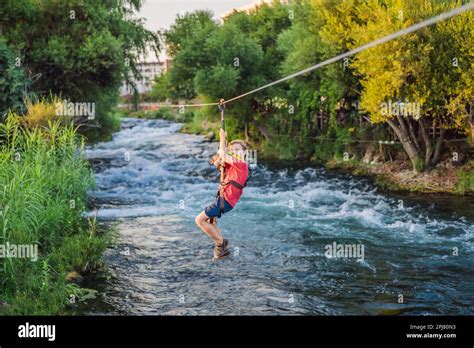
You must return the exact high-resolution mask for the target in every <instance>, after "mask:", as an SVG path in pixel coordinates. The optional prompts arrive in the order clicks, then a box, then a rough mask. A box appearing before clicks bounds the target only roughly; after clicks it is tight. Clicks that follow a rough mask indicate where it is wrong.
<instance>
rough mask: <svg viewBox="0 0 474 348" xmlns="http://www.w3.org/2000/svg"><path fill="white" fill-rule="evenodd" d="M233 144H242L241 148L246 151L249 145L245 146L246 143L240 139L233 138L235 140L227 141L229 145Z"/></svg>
mask: <svg viewBox="0 0 474 348" xmlns="http://www.w3.org/2000/svg"><path fill="white" fill-rule="evenodd" d="M234 144H239V145H240V146H242V149H243V150H244V151H246V150H247V149H248V148H249V147H248V146H247V143H246V142H245V141H243V140H240V139H235V140H232V141H231V142H230V143H229V146H232V145H234Z"/></svg>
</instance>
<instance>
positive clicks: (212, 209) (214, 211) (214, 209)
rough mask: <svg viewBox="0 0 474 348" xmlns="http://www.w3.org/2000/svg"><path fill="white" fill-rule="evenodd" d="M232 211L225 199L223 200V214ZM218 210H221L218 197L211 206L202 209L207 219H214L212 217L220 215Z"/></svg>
mask: <svg viewBox="0 0 474 348" xmlns="http://www.w3.org/2000/svg"><path fill="white" fill-rule="evenodd" d="M232 209H233V207H232V206H231V205H230V203H229V202H227V201H226V200H225V199H224V212H223V214H225V213H227V212H229V211H231V210H232ZM220 210H221V198H220V197H217V198H216V200H215V201H214V202H212V203H211V204H209V205H208V206H207V207H206V209H204V213H205V214H206V216H207V217H208V218H211V219H212V218H214V217H216V216H217V217H219V215H220Z"/></svg>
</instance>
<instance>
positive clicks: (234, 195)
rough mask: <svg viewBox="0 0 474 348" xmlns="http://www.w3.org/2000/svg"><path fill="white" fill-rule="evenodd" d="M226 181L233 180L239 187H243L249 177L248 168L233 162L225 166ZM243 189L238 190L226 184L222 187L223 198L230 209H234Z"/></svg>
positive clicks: (241, 162)
mask: <svg viewBox="0 0 474 348" xmlns="http://www.w3.org/2000/svg"><path fill="white" fill-rule="evenodd" d="M225 172H226V181H228V180H234V181H237V182H238V183H239V184H241V185H245V181H247V176H248V175H249V167H248V166H247V163H245V162H243V161H234V162H233V163H226V164H225ZM242 191H243V189H239V188H238V187H235V186H234V185H232V184H227V185H226V186H225V187H224V198H225V200H226V201H227V202H229V204H230V205H231V206H232V207H235V205H236V204H237V201H238V200H239V198H240V196H241V195H242Z"/></svg>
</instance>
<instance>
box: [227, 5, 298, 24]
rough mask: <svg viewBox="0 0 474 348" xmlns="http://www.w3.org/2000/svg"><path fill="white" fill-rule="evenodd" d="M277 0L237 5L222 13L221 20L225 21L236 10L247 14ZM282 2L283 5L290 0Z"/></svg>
mask: <svg viewBox="0 0 474 348" xmlns="http://www.w3.org/2000/svg"><path fill="white" fill-rule="evenodd" d="M274 1H275V0H258V1H254V2H252V3H251V4H248V5H244V6H240V7H237V8H234V9H232V10H230V11H227V12H224V13H223V14H222V15H221V21H222V22H224V21H225V19H226V18H227V17H228V16H230V15H231V14H232V13H234V12H245V13H247V14H249V13H251V12H253V11H256V10H257V9H258V8H259V7H260V6H262V5H264V4H267V5H269V6H272V4H273V2H274ZM280 3H281V4H283V5H289V3H290V0H280Z"/></svg>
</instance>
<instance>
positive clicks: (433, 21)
mask: <svg viewBox="0 0 474 348" xmlns="http://www.w3.org/2000/svg"><path fill="white" fill-rule="evenodd" d="M472 9H474V1H473V2H470V3H468V4H465V5H462V6H460V7H457V8H455V9H453V10H451V11H448V12H443V13H441V14H439V15H437V16H434V17H432V18H430V19H426V20H424V21H421V22H419V23H417V24H413V25H411V26H409V27H407V28H405V29H402V30H399V31H397V32H395V33H393V34H390V35H387V36H384V37H382V38H379V39H377V40H374V41H371V42H369V43H367V44H365V45H363V46H360V47H357V48H355V49H353V50H350V51H348V52H346V53H342V54H340V55H338V56H335V57H333V58H330V59H327V60H325V61H323V62H321V63H318V64H315V65H313V66H310V67H308V68H306V69H303V70H300V71H298V72H295V73H293V74H291V75H288V76H285V77H283V78H281V79H279V80H276V81H273V82H270V83H268V84H266V85H263V86H261V87H258V88H255V89H253V90H251V91H248V92H246V93H243V94H240V95H238V96H236V97H233V98H231V99H228V100H226V101H224V104H227V103H231V102H233V101H236V100H238V99H241V98H243V97H246V96H248V95H251V94H254V93H256V92H259V91H261V90H264V89H267V88H269V87H272V86H275V85H278V84H280V83H282V82H285V81H288V80H290V79H293V78H295V77H297V76H301V75H303V74H306V73H308V72H310V71H313V70H316V69H319V68H321V67H323V66H326V65H329V64H332V63H335V62H337V61H339V60H341V59H344V58H347V57H350V56H353V55H355V54H357V53H359V52H362V51H365V50H367V49H369V48H372V47H375V46H378V45H381V44H383V43H386V42H389V41H392V40H395V39H397V38H399V37H401V36H404V35H407V34H410V33H413V32H415V31H418V30H420V29H423V28H425V27H428V26H430V25H433V24H436V23H438V22H441V21H444V20H446V19H449V18H451V17H454V16H457V15H459V14H461V13H464V12H467V11H469V10H472ZM214 105H219V103H207V104H187V105H186V104H183V105H179V104H178V105H157V106H163V107H172V108H173V107H201V106H214Z"/></svg>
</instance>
